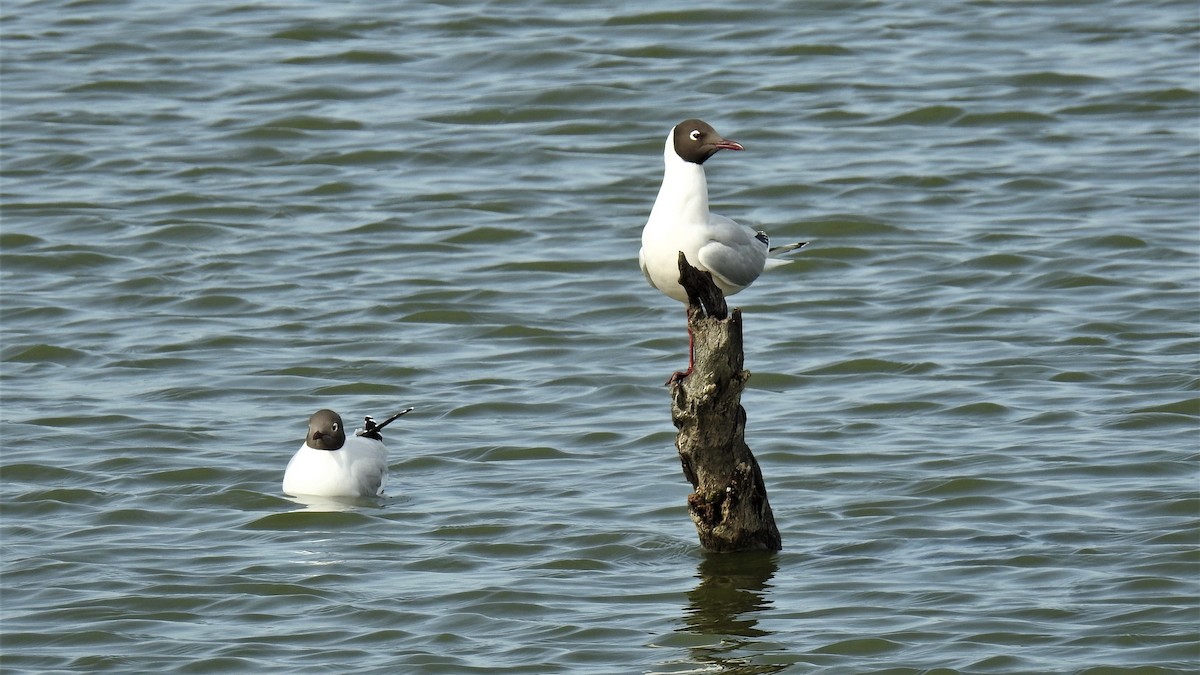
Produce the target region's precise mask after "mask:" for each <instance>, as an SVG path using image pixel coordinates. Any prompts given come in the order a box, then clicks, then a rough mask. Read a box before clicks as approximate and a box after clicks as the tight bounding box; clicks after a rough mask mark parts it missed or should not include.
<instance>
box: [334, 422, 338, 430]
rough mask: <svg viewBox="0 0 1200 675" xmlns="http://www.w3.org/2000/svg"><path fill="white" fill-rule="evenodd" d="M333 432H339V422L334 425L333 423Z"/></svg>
mask: <svg viewBox="0 0 1200 675" xmlns="http://www.w3.org/2000/svg"><path fill="white" fill-rule="evenodd" d="M333 430H334V431H337V430H338V423H337V422H334V423H333Z"/></svg>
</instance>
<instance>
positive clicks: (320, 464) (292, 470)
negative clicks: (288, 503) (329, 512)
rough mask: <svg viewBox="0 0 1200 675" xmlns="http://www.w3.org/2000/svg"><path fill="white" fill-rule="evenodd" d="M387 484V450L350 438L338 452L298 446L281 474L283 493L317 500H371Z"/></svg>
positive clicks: (382, 446)
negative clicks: (362, 498)
mask: <svg viewBox="0 0 1200 675" xmlns="http://www.w3.org/2000/svg"><path fill="white" fill-rule="evenodd" d="M386 482H387V449H386V448H384V445H383V443H382V442H380V441H377V440H374V439H372V438H363V437H362V436H351V437H349V438H347V439H346V444H345V445H343V446H342V447H341V449H340V450H332V451H330V450H316V449H314V448H310V447H308V446H307V445H302V446H300V449H299V450H297V451H296V454H295V455H293V456H292V460H291V461H290V462H288V466H287V471H285V472H284V474H283V491H284V492H285V493H287V494H289V495H312V496H316V497H374V496H378V495H382V494H383V488H384V484H385V483H386Z"/></svg>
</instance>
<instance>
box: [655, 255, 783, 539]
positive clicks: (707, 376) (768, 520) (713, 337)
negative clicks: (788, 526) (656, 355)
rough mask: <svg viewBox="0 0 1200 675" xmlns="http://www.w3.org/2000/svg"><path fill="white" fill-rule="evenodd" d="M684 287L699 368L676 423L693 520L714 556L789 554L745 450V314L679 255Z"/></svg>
mask: <svg viewBox="0 0 1200 675" xmlns="http://www.w3.org/2000/svg"><path fill="white" fill-rule="evenodd" d="M679 283H680V284H681V285H682V286H683V287H684V289H685V290H686V291H687V294H688V328H689V329H690V330H691V332H692V335H693V354H694V359H693V368H692V372H691V374H690V375H688V376H687V377H685V378H682V379H679V378H676V379H674V380H673V381H672V382H671V419H672V421H673V422H674V423H675V428H676V429H678V434H677V436H676V438H675V447H676V448H677V449H678V450H679V460H680V462H681V463H682V464H683V475H684V476H685V477H686V478H687V479H688V481H689V482H690V483H691V484H692V488H693V492H692V494H690V495H688V513H689V514H690V515H691V517H692V522H693V523H695V524H696V532H697V534H699V535H700V545H701V546H703V547H704V548H706V549H708V550H709V551H714V552H722V553H724V552H731V551H754V550H766V551H778V550H780V549H781V548H783V546H782V543H781V541H780V538H779V529H778V528H777V527H776V526H775V516H774V514H772V513H771V505H770V503H768V502H767V488H766V485H765V484H764V483H763V477H762V471H761V470H760V469H759V467H758V461H757V460H755V459H754V455H753V454H752V453H751V452H750V448H749V446H747V445H746V440H745V432H746V411H745V410H744V409H743V408H742V405H741V399H742V389H743V387H745V384H746V380H748V379H749V378H750V371H748V370H745V369H743V368H742V363H743V358H744V357H743V353H742V313H741V311H740V310H738V309H734V310H733V312H732V313H730V312H729V310H728V306H727V305H726V304H725V297H724V295H723V294H722V293H721V290H720V289H719V288H717V286H716V284H714V283H713V281H712V275H711V274H710V273H708V272H701V271H699V270H697V269H696V268H694V267H692V266H691V265H690V264H688V262H687V258H685V257H684V255H683V253H680V254H679Z"/></svg>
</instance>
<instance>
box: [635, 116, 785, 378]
mask: <svg viewBox="0 0 1200 675" xmlns="http://www.w3.org/2000/svg"><path fill="white" fill-rule="evenodd" d="M744 149H745V148H744V147H743V146H742V144H741V143H738V142H737V141H733V140H730V139H727V138H723V137H722V136H721V135H720V134H718V133H717V130H716V129H714V128H713V127H712V126H711V125H709V124H708V123H707V122H704V121H702V120H698V119H689V120H684V121H683V122H680V123H679V124H677V125H675V126H674V127H673V128H672V129H671V133H669V134H667V142H666V145H665V147H664V148H663V163H664V164H665V169H664V171H663V181H662V187H660V188H659V190H658V197H657V198H656V199H655V200H654V208H652V209H651V210H650V218H649V219H648V220H647V221H646V227H645V228H644V229H643V230H642V249H641V251H640V252H639V253H638V260H639V262H640V263H641V267H642V273H643V274H645V275H646V280H647V281H649V282H650V285H651V286H653V287H655V288H657V289H658V290H660V291H662V292H663V293H664V294H666V295H667V297H670V298H674V299H675V300H678V301H680V302H683V303H687V301H688V298H687V293H686V292H685V291H684V290H683V287H682V286H680V285H679V254H680V253H681V252H682V253H683V254H684V256H685V257H686V258H687V261H688V263H689V264H690V265H692V266H693V267H695V268H697V269H699V270H705V271H708V272H711V273H712V278H713V282H714V283H716V285H717V288H720V289H721V292H722V293H724V294H725V295H727V296H728V295H733V294H734V293H737V292H738V291H741V290H742V289H744V288H746V287H747V286H749V285H750V284H752V283H754V280H755V279H757V278H758V276H759V275H760V274H762V272H763V270H766V269H770V268H772V267H776V266H779V265H784V264H787V263H788V262H791V261H790V260H787V259H779V258H778V257H777V256H779V255H782V254H785V253H789V252H791V251H795V250H797V249H800V248H803V247H804V246H805V245H806V244H807V243H808V242H798V243H795V244H786V245H783V246H776V247H772V246H771V242H770V239H769V238H768V237H767V234H766V233H765V232H760V231H755V230H753V229H751V228H749V227H746V226H745V225H739V224H738V223H736V222H734V221H733V220H730V219H729V218H726V217H725V216H720V215H717V214H715V213H710V212H709V210H708V181H707V180H706V178H705V176H704V162H705V161H706V160H708V158H709V157H712V156H713V155H714V154H716V153H717V152H718V151H720V150H744ZM692 338H693V336H692V331H691V326H689V327H688V368H687V370H686V371H684V372H682V373H676V374H675V375H674V376H672V378H671V380H669V381H668V382H670V381H674V380H676V379H682V378H684V377H687V376H688V375H690V374H691V372H692V367H693V361H694V354H693V353H692Z"/></svg>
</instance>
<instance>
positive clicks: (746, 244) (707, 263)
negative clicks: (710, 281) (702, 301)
mask: <svg viewBox="0 0 1200 675" xmlns="http://www.w3.org/2000/svg"><path fill="white" fill-rule="evenodd" d="M708 225H709V228H710V229H711V230H712V237H711V238H710V239H709V242H708V243H707V244H705V245H704V246H701V247H700V251H699V255H698V257H699V258H700V264H702V265H704V267H705V268H707V269H708V270H709V271H710V272H712V273H713V274H714V275H716V276H718V277H720V278H721V279H722V280H724V281H725V282H726V283H727V284H729V285H732V286H738V287H742V288H744V287H746V286H749V285H750V284H751V283H753V282H754V280H755V279H757V278H758V275H760V274H762V271H763V266H764V265H765V264H766V262H767V248H768V247H767V242H765V241H763V240H762V239H759V238H758V237H757V236H755V235H756V233H755V231H754V230H751V229H750V228H748V227H746V226H744V225H738V224H737V223H735V222H733V221H732V220H730V219H728V218H726V217H724V216H718V215H716V214H710V215H709V217H708Z"/></svg>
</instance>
